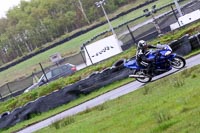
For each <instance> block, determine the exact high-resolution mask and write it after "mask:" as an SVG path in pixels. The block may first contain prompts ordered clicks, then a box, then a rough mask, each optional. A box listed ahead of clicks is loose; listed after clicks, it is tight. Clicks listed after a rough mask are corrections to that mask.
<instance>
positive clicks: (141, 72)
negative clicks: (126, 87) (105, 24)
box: [124, 45, 186, 83]
mask: <svg viewBox="0 0 200 133" xmlns="http://www.w3.org/2000/svg"><path fill="white" fill-rule="evenodd" d="M157 48H159V49H157V50H155V51H149V52H148V53H147V54H146V57H147V58H148V59H154V60H155V62H154V63H153V68H152V70H151V74H149V72H148V71H147V67H145V66H141V65H139V64H138V63H137V61H136V59H131V60H127V61H125V62H124V66H125V67H126V68H129V69H130V70H131V74H130V75H129V77H130V78H135V79H136V80H137V81H139V82H142V83H147V82H150V81H151V80H152V78H153V77H154V76H157V75H159V74H162V73H165V72H167V71H170V70H171V69H172V68H175V69H182V68H183V67H185V65H186V61H185V59H184V58H183V57H181V56H179V55H177V54H176V53H173V52H172V49H171V47H170V46H169V45H158V46H157Z"/></svg>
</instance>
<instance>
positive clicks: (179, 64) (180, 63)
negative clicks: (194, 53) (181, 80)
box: [170, 55, 186, 69]
mask: <svg viewBox="0 0 200 133" xmlns="http://www.w3.org/2000/svg"><path fill="white" fill-rule="evenodd" d="M170 64H171V66H172V67H173V68H175V69H181V68H183V67H185V64H186V62H185V59H184V58H183V57H181V56H178V55H177V56H176V57H175V58H174V59H173V60H172V61H171V63H170Z"/></svg>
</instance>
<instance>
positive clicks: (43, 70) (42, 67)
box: [39, 63, 48, 82]
mask: <svg viewBox="0 0 200 133" xmlns="http://www.w3.org/2000/svg"><path fill="white" fill-rule="evenodd" d="M39 64H40V67H41V69H42V72H43V74H44V77H45V78H46V80H47V82H48V79H47V75H46V73H45V72H44V69H43V67H42V64H41V63H39Z"/></svg>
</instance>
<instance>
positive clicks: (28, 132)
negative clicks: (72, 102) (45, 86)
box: [18, 54, 200, 133]
mask: <svg viewBox="0 0 200 133" xmlns="http://www.w3.org/2000/svg"><path fill="white" fill-rule="evenodd" d="M198 64H200V54H199V55H196V56H193V57H191V58H189V59H187V60H186V66H185V68H184V69H188V68H191V67H193V66H195V65H198ZM184 69H181V70H184ZM176 72H179V71H177V70H176V69H172V70H171V71H169V72H166V73H164V74H162V75H159V76H156V77H154V78H153V80H152V81H155V80H158V79H160V78H163V77H165V76H168V75H171V74H173V73H176ZM144 85H145V84H143V83H140V82H138V81H135V82H132V83H129V84H126V85H124V86H122V87H119V88H117V89H115V90H113V91H110V92H108V93H105V94H103V95H101V96H98V97H96V98H94V99H92V100H89V101H87V102H85V103H82V104H80V105H78V106H76V107H73V108H71V109H69V110H66V111H64V112H62V113H60V114H57V115H55V116H53V117H50V118H48V119H46V120H43V121H41V122H39V123H36V124H34V125H31V126H29V127H26V128H24V129H23V130H21V131H19V132H18V133H32V132H34V131H37V130H40V129H42V128H44V127H46V126H49V125H51V124H52V123H53V122H56V121H58V120H61V119H63V118H65V117H68V116H71V115H75V114H77V113H79V112H82V111H84V110H86V109H88V108H93V107H95V106H98V105H100V104H102V103H104V102H106V101H109V100H113V99H116V98H118V97H120V96H123V95H126V94H128V93H130V92H133V91H135V90H137V89H139V88H141V87H142V86H144Z"/></svg>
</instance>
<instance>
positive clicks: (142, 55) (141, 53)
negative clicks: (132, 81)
mask: <svg viewBox="0 0 200 133" xmlns="http://www.w3.org/2000/svg"><path fill="white" fill-rule="evenodd" d="M149 48H157V47H155V46H152V45H148V44H147V43H146V41H144V40H140V41H139V42H138V48H137V53H136V61H137V63H138V64H139V65H141V66H145V67H147V73H148V74H152V71H153V63H154V62H155V59H148V58H147V57H146V55H147V53H148V52H149V50H148V49H149Z"/></svg>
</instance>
